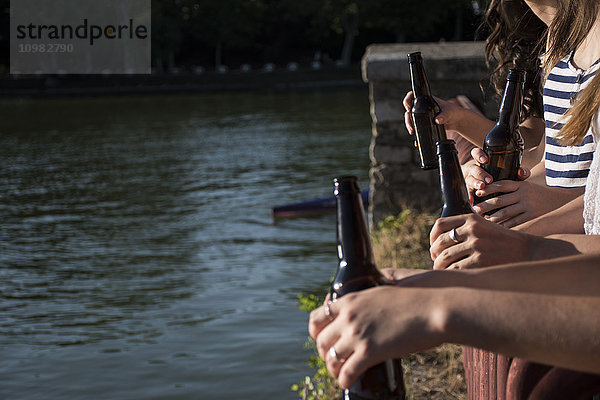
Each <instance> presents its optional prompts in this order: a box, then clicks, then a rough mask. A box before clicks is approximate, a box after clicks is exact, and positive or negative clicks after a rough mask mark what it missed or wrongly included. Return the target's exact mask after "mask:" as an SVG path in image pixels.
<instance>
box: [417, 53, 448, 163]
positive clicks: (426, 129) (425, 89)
mask: <svg viewBox="0 0 600 400" xmlns="http://www.w3.org/2000/svg"><path fill="white" fill-rule="evenodd" d="M408 64H409V67H410V79H411V83H412V91H413V95H414V103H413V107H412V110H411V112H410V114H411V120H412V124H413V127H414V129H415V137H416V139H417V148H418V149H419V157H420V160H421V168H423V169H434V168H437V167H438V164H437V157H436V155H435V144H436V143H437V142H438V141H440V140H445V139H446V131H445V130H444V128H443V126H441V125H438V124H436V123H435V121H434V119H435V117H436V116H437V115H438V114H439V113H440V111H442V109H441V107H440V105H439V104H438V103H437V101H435V99H434V98H433V95H432V94H431V89H430V88H429V81H428V80H427V76H426V75H425V68H423V57H422V56H421V53H420V52H415V53H409V54H408Z"/></svg>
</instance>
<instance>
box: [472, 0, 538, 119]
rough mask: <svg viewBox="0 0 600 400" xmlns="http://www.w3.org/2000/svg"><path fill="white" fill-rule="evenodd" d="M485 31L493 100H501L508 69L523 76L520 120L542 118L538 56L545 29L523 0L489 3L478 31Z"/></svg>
mask: <svg viewBox="0 0 600 400" xmlns="http://www.w3.org/2000/svg"><path fill="white" fill-rule="evenodd" d="M482 30H487V31H489V35H488V36H487V39H486V43H485V59H486V63H487V65H488V67H490V68H493V69H492V71H491V73H490V75H489V77H488V78H489V81H490V84H491V86H492V88H493V89H494V91H495V95H496V97H497V98H498V99H499V98H500V96H502V93H503V91H504V87H505V85H506V76H507V75H508V70H509V69H511V68H518V69H522V70H524V71H525V72H526V74H527V75H526V81H525V91H524V96H523V110H522V112H521V119H522V120H525V119H527V118H529V117H539V118H543V112H544V111H543V100H542V69H541V66H540V55H541V54H542V50H543V48H544V46H543V45H544V43H545V41H544V40H543V38H545V37H546V34H547V27H546V25H545V24H544V23H543V22H542V21H541V20H540V19H539V18H538V17H537V16H536V15H535V14H534V13H533V11H531V9H530V8H529V6H528V5H527V4H526V3H525V2H524V1H523V0H491V1H490V2H489V3H488V7H487V11H486V13H485V19H484V21H483V23H482V25H481V26H480V28H479V31H482Z"/></svg>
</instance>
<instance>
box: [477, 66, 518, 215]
mask: <svg viewBox="0 0 600 400" xmlns="http://www.w3.org/2000/svg"><path fill="white" fill-rule="evenodd" d="M524 85H525V72H524V71H521V70H517V69H511V70H509V71H508V76H507V77H506V87H505V89H504V95H503V96H502V103H501V104H500V111H499V113H498V122H497V123H496V125H494V127H493V128H492V130H491V131H489V132H488V134H487V135H486V137H485V141H484V143H483V151H485V152H486V154H487V155H488V158H489V161H488V163H487V164H483V165H482V168H483V169H484V170H485V171H486V172H487V173H489V174H490V175H491V176H492V177H493V178H494V182H496V181H501V180H505V179H510V180H513V181H516V180H518V179H519V178H518V176H517V172H518V171H519V167H520V166H521V157H522V156H523V137H522V136H521V132H520V131H519V122H520V119H521V106H522V104H523V86H524ZM495 196H498V194H494V195H488V196H484V197H476V198H475V203H480V202H482V201H484V200H487V199H489V198H492V197H495Z"/></svg>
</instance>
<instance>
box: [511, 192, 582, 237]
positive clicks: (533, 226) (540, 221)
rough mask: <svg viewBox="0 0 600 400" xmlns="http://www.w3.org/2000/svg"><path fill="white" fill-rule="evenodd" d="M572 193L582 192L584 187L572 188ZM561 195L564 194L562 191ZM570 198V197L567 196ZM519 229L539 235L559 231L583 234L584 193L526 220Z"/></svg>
mask: <svg viewBox="0 0 600 400" xmlns="http://www.w3.org/2000/svg"><path fill="white" fill-rule="evenodd" d="M563 190H566V189H563ZM570 192H571V193H570V194H575V193H581V192H583V189H571V190H570ZM559 195H562V193H560V194H559ZM567 198H568V197H567ZM515 229H516V230H518V231H521V232H525V233H529V234H532V235H538V236H547V235H552V234H558V233H575V234H582V233H584V231H583V194H581V195H579V196H578V197H576V198H575V199H574V200H571V201H570V202H568V203H567V204H565V205H563V206H562V207H560V208H557V209H556V210H553V211H551V212H549V213H547V214H544V215H542V216H539V217H537V218H535V219H533V220H531V221H528V222H525V223H524V224H521V225H519V226H517V227H516V228H515Z"/></svg>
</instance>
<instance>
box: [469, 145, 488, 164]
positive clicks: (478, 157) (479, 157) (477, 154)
mask: <svg viewBox="0 0 600 400" xmlns="http://www.w3.org/2000/svg"><path fill="white" fill-rule="evenodd" d="M471 157H473V160H475V161H477V162H479V163H481V164H487V162H488V161H489V157H488V155H487V154H486V152H485V151H483V149H480V148H479V147H474V148H472V149H471Z"/></svg>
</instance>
